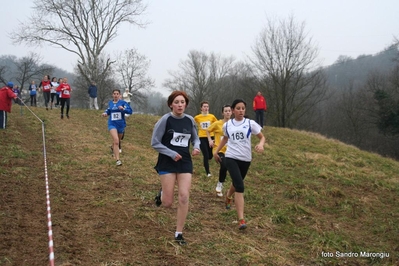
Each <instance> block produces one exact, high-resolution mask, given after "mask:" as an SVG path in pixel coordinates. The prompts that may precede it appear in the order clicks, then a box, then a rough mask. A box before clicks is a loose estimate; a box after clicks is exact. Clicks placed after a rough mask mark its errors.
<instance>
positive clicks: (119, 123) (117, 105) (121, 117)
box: [102, 89, 133, 166]
mask: <svg viewBox="0 0 399 266" xmlns="http://www.w3.org/2000/svg"><path fill="white" fill-rule="evenodd" d="M120 95H121V91H120V90H118V89H115V90H113V91H112V98H113V99H112V101H109V103H108V108H107V109H106V110H105V111H104V113H103V114H102V116H104V117H106V116H109V118H108V130H109V133H110V134H111V137H112V141H113V142H112V150H113V153H114V156H115V159H116V165H117V166H119V165H122V162H121V160H120V159H119V142H120V141H121V138H122V136H123V132H124V131H125V127H126V121H125V115H126V114H132V113H133V110H132V108H131V107H130V105H128V104H127V102H125V101H123V100H120Z"/></svg>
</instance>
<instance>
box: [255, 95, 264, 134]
mask: <svg viewBox="0 0 399 266" xmlns="http://www.w3.org/2000/svg"><path fill="white" fill-rule="evenodd" d="M253 107H254V111H255V114H256V119H255V121H256V123H258V124H259V125H260V126H261V127H263V120H264V114H265V111H266V110H267V104H266V100H265V97H263V95H262V93H261V92H260V91H258V93H257V94H256V96H255V98H254V101H253Z"/></svg>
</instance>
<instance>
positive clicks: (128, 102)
mask: <svg viewBox="0 0 399 266" xmlns="http://www.w3.org/2000/svg"><path fill="white" fill-rule="evenodd" d="M132 95H133V94H131V93H130V91H129V89H128V88H126V89H125V92H124V93H123V95H122V97H123V100H124V101H125V102H127V104H128V105H129V106H130V97H132Z"/></svg>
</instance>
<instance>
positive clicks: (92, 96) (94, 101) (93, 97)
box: [87, 81, 98, 110]
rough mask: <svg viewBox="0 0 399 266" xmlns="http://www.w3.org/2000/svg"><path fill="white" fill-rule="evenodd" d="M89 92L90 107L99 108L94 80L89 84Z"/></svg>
mask: <svg viewBox="0 0 399 266" xmlns="http://www.w3.org/2000/svg"><path fill="white" fill-rule="evenodd" d="M87 92H88V93H89V97H90V100H89V105H90V109H93V108H94V109H96V110H98V103H97V86H96V83H95V82H94V81H92V82H91V84H90V86H89V90H88V91H87Z"/></svg>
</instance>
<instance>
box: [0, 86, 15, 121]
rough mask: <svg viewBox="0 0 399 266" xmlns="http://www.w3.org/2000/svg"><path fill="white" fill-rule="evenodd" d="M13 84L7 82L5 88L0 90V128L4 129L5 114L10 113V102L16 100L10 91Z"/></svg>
mask: <svg viewBox="0 0 399 266" xmlns="http://www.w3.org/2000/svg"><path fill="white" fill-rule="evenodd" d="M13 87H14V84H13V83H12V82H8V84H7V86H5V87H3V88H1V89H0V128H1V129H5V128H6V125H7V112H8V113H10V112H11V100H12V99H14V100H15V99H17V95H15V93H14V92H13V91H12V89H13Z"/></svg>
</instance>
